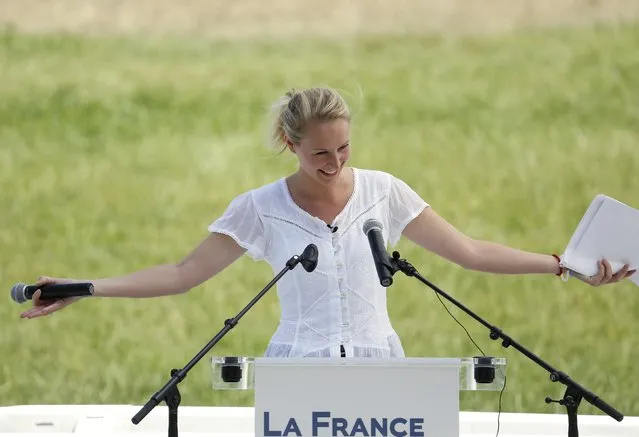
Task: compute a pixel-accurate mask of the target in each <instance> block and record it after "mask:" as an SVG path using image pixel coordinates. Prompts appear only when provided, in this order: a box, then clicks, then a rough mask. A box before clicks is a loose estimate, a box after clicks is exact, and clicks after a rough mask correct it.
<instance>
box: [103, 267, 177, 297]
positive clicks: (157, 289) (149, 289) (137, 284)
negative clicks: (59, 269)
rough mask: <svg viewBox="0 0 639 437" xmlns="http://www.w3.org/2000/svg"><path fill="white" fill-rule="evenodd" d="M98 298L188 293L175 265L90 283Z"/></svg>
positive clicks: (152, 268) (151, 268) (150, 268)
mask: <svg viewBox="0 0 639 437" xmlns="http://www.w3.org/2000/svg"><path fill="white" fill-rule="evenodd" d="M90 282H92V283H93V285H94V287H95V292H94V295H95V296H97V297H138V298H144V297H158V296H168V295H172V294H179V293H183V292H186V291H187V290H186V289H185V288H186V286H185V285H184V283H185V281H184V280H183V279H182V277H181V273H180V269H179V267H178V266H177V265H175V264H164V265H159V266H154V267H149V268H147V269H144V270H140V271H138V272H135V273H131V274H128V275H125V276H119V277H112V278H104V279H96V280H93V281H90Z"/></svg>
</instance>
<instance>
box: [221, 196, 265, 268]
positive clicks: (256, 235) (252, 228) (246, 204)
mask: <svg viewBox="0 0 639 437" xmlns="http://www.w3.org/2000/svg"><path fill="white" fill-rule="evenodd" d="M208 230H209V232H217V233H220V234H225V235H228V236H229V237H231V238H233V239H234V240H235V242H236V243H237V244H239V245H240V246H242V247H243V248H244V249H246V251H247V253H248V254H249V255H250V256H251V257H252V258H253V259H254V260H256V261H259V260H262V259H263V258H264V252H265V248H266V238H265V236H264V226H263V224H262V220H261V219H260V217H259V214H258V211H257V208H256V207H255V204H254V202H253V196H252V193H251V192H250V191H248V192H246V193H243V194H240V195H239V196H237V197H236V198H235V199H233V201H231V203H230V204H229V206H228V207H227V208H226V211H224V214H222V216H221V217H219V218H218V219H217V220H215V221H214V222H213V223H211V224H210V225H209V227H208Z"/></svg>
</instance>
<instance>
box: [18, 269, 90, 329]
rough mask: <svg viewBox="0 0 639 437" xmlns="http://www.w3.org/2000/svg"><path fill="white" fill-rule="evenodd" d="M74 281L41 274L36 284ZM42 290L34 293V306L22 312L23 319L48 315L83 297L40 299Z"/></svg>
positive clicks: (69, 282)
mask: <svg viewBox="0 0 639 437" xmlns="http://www.w3.org/2000/svg"><path fill="white" fill-rule="evenodd" d="M73 282H74V281H73V280H72V279H64V278H50V277H48V276H40V278H38V281H37V282H36V283H35V285H38V286H43V285H52V284H71V283H73ZM40 294H41V292H40V290H38V291H36V292H35V293H33V297H32V298H31V300H32V302H33V306H32V307H31V308H30V309H28V310H26V311H24V312H23V313H22V314H20V317H21V318H23V319H33V318H35V317H41V316H46V315H48V314H51V313H53V312H55V311H58V310H60V309H62V308H64V307H66V306H67V305H69V304H71V303H73V302H75V301H77V300H79V299H81V298H82V297H80V296H76V297H65V298H63V299H56V300H44V299H40Z"/></svg>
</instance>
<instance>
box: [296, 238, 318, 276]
mask: <svg viewBox="0 0 639 437" xmlns="http://www.w3.org/2000/svg"><path fill="white" fill-rule="evenodd" d="M318 255H319V251H318V250H317V246H316V245H314V244H313V243H311V244H309V245H308V246H306V249H304V252H302V255H301V256H300V264H302V267H304V270H306V271H307V272H312V271H313V270H315V267H317V257H318Z"/></svg>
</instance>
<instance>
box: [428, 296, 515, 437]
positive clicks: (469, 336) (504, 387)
mask: <svg viewBox="0 0 639 437" xmlns="http://www.w3.org/2000/svg"><path fill="white" fill-rule="evenodd" d="M435 296H437V299H439V301H440V302H441V304H442V305H443V307H444V309H445V310H446V312H448V314H449V315H450V316H451V317H452V318H453V320H454V321H456V322H457V324H458V325H459V326H461V327H462V329H463V330H464V331H465V332H466V335H467V336H468V338H469V339H470V341H471V342H472V343H473V344H474V345H475V347H476V348H477V349H478V350H479V352H481V354H482V356H484V357H485V356H486V354H485V353H484V351H483V350H482V349H481V348H480V347H479V345H478V344H477V343H476V342H475V340H473V337H472V336H471V335H470V333H469V332H468V330H467V329H466V327H465V326H464V325H463V324H462V323H461V322H460V321H459V320H457V318H456V317H455V316H454V315H453V313H451V312H450V310H449V309H448V307H447V306H446V304H445V303H444V301H443V300H442V298H441V297H440V296H439V293H435ZM506 379H507V376H506V375H504V385H503V387H502V388H501V390H500V392H499V403H498V408H497V434H495V437H498V436H499V428H500V422H499V419H500V417H501V399H502V395H503V394H504V390H505V389H506Z"/></svg>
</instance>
